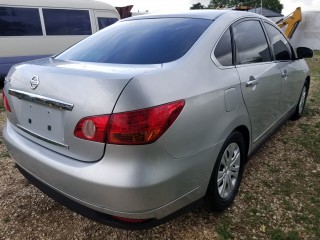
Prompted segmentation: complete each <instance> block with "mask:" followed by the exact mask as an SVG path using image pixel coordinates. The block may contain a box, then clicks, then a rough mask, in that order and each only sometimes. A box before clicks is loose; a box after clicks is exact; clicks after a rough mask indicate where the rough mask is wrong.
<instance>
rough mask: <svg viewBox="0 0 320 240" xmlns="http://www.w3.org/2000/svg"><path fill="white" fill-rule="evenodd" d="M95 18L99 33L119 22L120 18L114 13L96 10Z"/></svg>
mask: <svg viewBox="0 0 320 240" xmlns="http://www.w3.org/2000/svg"><path fill="white" fill-rule="evenodd" d="M94 18H95V22H96V29H97V31H99V30H101V29H103V28H105V27H108V26H110V25H112V24H114V23H115V22H117V21H118V20H119V19H118V16H117V15H116V14H115V13H114V12H112V11H101V10H94Z"/></svg>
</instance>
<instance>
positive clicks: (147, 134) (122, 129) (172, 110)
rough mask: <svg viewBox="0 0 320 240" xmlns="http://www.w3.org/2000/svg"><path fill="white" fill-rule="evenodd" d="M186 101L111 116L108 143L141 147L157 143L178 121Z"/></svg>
mask: <svg viewBox="0 0 320 240" xmlns="http://www.w3.org/2000/svg"><path fill="white" fill-rule="evenodd" d="M183 106H184V101H178V102H173V103H168V104H165V105H161V106H157V107H153V108H148V109H142V110H137V111H132V112H124V113H116V114H113V115H112V116H111V119H110V126H109V127H108V137H107V141H108V143H111V144H120V145H140V144H149V143H153V142H154V141H156V140H157V139H158V138H159V137H161V135H162V134H164V133H165V131H166V130H167V129H168V128H169V127H170V126H171V124H172V123H173V122H174V121H175V120H176V118H177V117H178V115H179V114H180V112H181V110H182V108H183Z"/></svg>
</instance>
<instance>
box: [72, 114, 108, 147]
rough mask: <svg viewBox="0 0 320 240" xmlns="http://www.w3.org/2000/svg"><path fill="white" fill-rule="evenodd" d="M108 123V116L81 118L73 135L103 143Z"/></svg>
mask: <svg viewBox="0 0 320 240" xmlns="http://www.w3.org/2000/svg"><path fill="white" fill-rule="evenodd" d="M108 121H109V115H103V116H93V117H87V118H83V119H81V120H80V121H79V122H78V124H77V126H76V128H75V130H74V135H75V136H76V137H78V138H82V139H85V140H89V141H94V142H101V143H103V142H105V141H106V131H107V124H108Z"/></svg>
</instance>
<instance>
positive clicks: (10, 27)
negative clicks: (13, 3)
mask: <svg viewBox="0 0 320 240" xmlns="http://www.w3.org/2000/svg"><path fill="white" fill-rule="evenodd" d="M0 29H1V30H0V36H40V35H42V29H41V22H40V14H39V9H38V8H17V7H0Z"/></svg>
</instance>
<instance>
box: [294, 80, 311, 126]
mask: <svg viewBox="0 0 320 240" xmlns="http://www.w3.org/2000/svg"><path fill="white" fill-rule="evenodd" d="M308 90H309V88H308V84H307V83H305V84H304V85H303V88H302V90H301V94H300V98H299V101H298V104H297V107H296V110H295V112H294V114H293V115H292V118H291V119H292V120H297V119H299V118H301V116H302V114H303V112H304V108H305V106H306V101H307V96H308Z"/></svg>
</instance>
